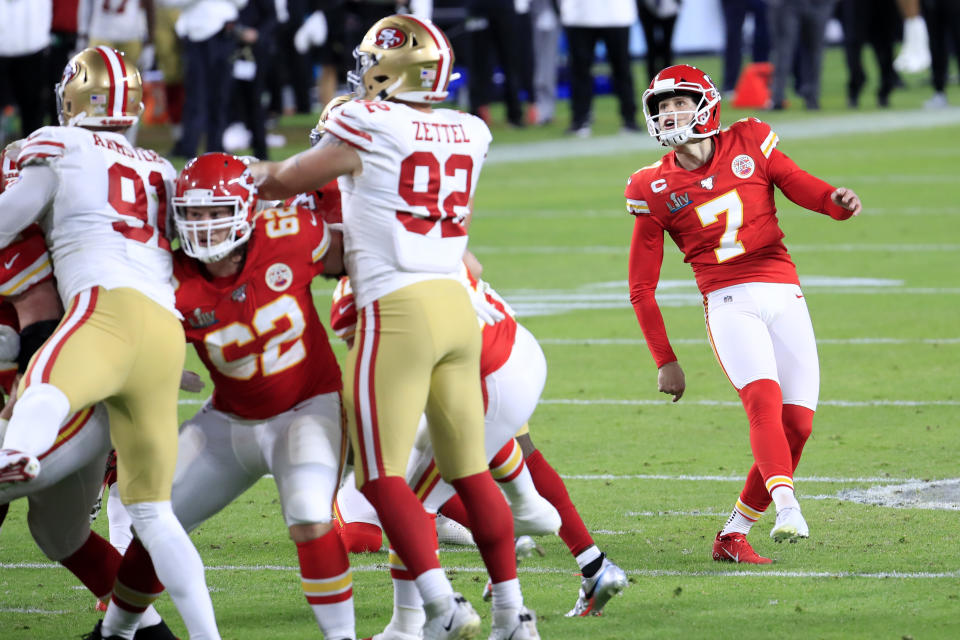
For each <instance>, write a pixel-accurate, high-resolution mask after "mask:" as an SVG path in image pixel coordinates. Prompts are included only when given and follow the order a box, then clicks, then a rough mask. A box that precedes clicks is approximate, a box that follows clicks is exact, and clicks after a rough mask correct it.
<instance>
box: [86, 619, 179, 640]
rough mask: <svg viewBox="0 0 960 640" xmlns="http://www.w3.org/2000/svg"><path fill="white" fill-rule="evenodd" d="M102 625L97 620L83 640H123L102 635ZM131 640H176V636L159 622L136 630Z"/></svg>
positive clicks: (162, 622)
mask: <svg viewBox="0 0 960 640" xmlns="http://www.w3.org/2000/svg"><path fill="white" fill-rule="evenodd" d="M102 625H103V620H97V624H96V625H95V626H94V627H93V631H91V632H90V633H88V634H87V635H85V636H83V640H123V638H121V637H120V636H105V635H103V633H102V629H101V628H102ZM133 640H177V636H175V635H173V632H172V631H170V627H168V626H167V623H166V622H164V621H163V620H161V621H160V622H159V623H157V624H155V625H153V626H150V627H142V628H140V629H137V632H136V633H134V634H133Z"/></svg>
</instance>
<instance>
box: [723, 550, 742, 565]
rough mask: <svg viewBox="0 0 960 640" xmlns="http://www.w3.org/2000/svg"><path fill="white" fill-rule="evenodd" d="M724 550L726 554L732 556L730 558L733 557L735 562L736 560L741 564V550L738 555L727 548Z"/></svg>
mask: <svg viewBox="0 0 960 640" xmlns="http://www.w3.org/2000/svg"><path fill="white" fill-rule="evenodd" d="M723 552H724V553H725V554H727V555H728V556H730V558H731V559H732V560H733V561H734V562H736V563H737V564H740V552H739V551H738V552H737V555H733V554H732V553H730V552H729V551H727V550H726V549H724V550H723Z"/></svg>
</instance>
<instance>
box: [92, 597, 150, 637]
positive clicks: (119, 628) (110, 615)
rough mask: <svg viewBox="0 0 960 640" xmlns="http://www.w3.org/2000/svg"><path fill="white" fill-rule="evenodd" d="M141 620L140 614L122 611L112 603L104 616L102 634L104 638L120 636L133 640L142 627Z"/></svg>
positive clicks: (101, 626)
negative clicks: (138, 629)
mask: <svg viewBox="0 0 960 640" xmlns="http://www.w3.org/2000/svg"><path fill="white" fill-rule="evenodd" d="M151 608H152V607H151ZM141 619H142V617H141V614H140V613H134V612H132V611H127V610H126V609H121V608H120V607H118V606H117V605H116V604H115V603H113V602H112V601H111V602H110V603H109V604H108V605H107V612H106V613H105V614H103V623H102V624H101V625H100V634H101V635H102V636H103V637H104V638H109V637H111V636H118V637H120V638H124V639H125V640H132V638H133V634H135V633H136V632H137V628H138V627H139V626H140V621H141Z"/></svg>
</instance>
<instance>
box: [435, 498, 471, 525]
mask: <svg viewBox="0 0 960 640" xmlns="http://www.w3.org/2000/svg"><path fill="white" fill-rule="evenodd" d="M440 513H442V514H443V515H445V516H446V517H448V518H450V519H451V520H453V521H455V522H459V523H460V524H462V525H463V526H465V527H466V528H467V529H469V528H470V516H468V515H467V508H466V507H464V506H463V500H461V499H460V496H458V495H457V494H453V497H452V498H450V499H449V500H447V501H446V502H444V503H443V506H442V507H440Z"/></svg>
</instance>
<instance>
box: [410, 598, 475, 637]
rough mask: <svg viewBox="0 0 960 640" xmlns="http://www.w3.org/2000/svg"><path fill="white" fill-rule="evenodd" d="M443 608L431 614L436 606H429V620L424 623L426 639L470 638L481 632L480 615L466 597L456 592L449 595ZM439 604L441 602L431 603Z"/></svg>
mask: <svg viewBox="0 0 960 640" xmlns="http://www.w3.org/2000/svg"><path fill="white" fill-rule="evenodd" d="M447 598H448V601H447V602H446V603H443V605H445V606H443V608H442V609H441V610H440V611H439V612H436V613H434V615H430V610H431V609H433V608H434V607H432V606H429V605H428V606H427V607H425V609H427V622H426V624H424V625H423V638H424V640H470V639H471V638H476V637H477V635H479V633H480V616H479V615H478V614H477V612H476V611H474V609H473V605H471V604H470V603H469V602H468V601H467V599H466V598H464V597H463V596H462V595H460V594H459V593H456V592H454V593H453V594H451V595H449V596H447ZM429 604H430V605H439V604H440V603H437V602H434V603H429Z"/></svg>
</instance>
